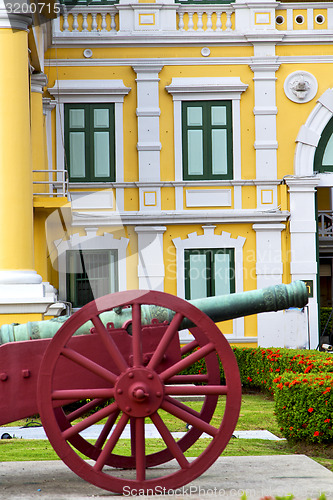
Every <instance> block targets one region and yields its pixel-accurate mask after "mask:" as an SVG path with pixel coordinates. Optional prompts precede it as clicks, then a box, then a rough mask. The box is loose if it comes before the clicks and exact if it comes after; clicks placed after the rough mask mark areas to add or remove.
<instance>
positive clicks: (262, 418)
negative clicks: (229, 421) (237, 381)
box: [0, 393, 333, 471]
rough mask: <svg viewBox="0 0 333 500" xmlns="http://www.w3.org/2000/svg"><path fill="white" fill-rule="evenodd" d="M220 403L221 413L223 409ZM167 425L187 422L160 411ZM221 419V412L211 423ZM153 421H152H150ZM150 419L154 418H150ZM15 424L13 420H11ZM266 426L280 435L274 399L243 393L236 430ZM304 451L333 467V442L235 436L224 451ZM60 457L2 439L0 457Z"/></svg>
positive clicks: (152, 447)
mask: <svg viewBox="0 0 333 500" xmlns="http://www.w3.org/2000/svg"><path fill="white" fill-rule="evenodd" d="M201 404H202V403H200V402H188V403H187V405H188V406H191V407H192V408H194V409H196V410H199V409H200V407H201ZM220 404H221V408H220V413H222V411H223V403H220ZM160 414H161V416H162V418H163V419H165V422H166V423H167V425H168V427H169V429H170V430H172V431H184V430H185V424H184V423H183V422H181V421H179V420H177V419H175V418H173V417H171V416H170V415H169V414H165V413H164V412H160ZM214 421H215V423H217V422H218V416H217V417H216V420H215V419H214V420H213V421H212V423H213V424H214ZM149 422H150V421H149ZM24 423H25V421H20V422H15V423H14V424H15V425H24ZM150 423H151V422H150ZM12 425H13V424H12ZM260 429H267V430H269V431H270V432H272V433H273V434H275V435H276V436H279V437H280V436H281V434H280V431H279V428H278V426H277V423H276V420H275V416H274V401H273V399H272V398H270V397H267V396H265V395H263V394H261V393H257V394H244V395H243V397H242V407H241V412H240V418H239V421H238V424H237V427H236V430H260ZM208 444H209V440H207V439H198V440H197V441H196V442H195V444H194V445H193V446H192V447H191V448H190V449H189V450H188V451H187V452H186V455H187V456H198V455H199V454H200V453H201V452H202V451H203V450H204V449H205V448H206V447H207V445H208ZM163 447H164V443H163V442H162V440H159V439H147V440H146V451H147V453H154V452H156V451H158V449H161V448H163ZM120 449H121V453H122V454H123V455H127V454H128V455H130V444H129V440H125V439H122V440H120V441H119V442H118V444H117V448H116V449H115V450H114V452H115V453H117V450H118V452H119V450H120ZM291 453H302V454H306V455H308V456H309V457H310V458H313V459H314V460H317V461H318V462H319V463H320V464H322V465H324V466H325V467H327V468H328V469H330V470H331V471H333V444H332V445H312V446H310V445H302V444H299V445H297V446H296V445H294V446H291V445H289V444H288V442H287V441H285V440H283V441H267V440H262V439H236V438H232V439H231V440H230V442H229V444H228V446H227V447H226V449H225V450H224V452H223V455H224V456H228V455H229V456H237V455H280V454H291ZM57 458H58V457H57V455H56V454H55V452H54V451H53V448H52V446H51V445H50V443H49V442H48V441H45V440H33V441H32V440H29V441H28V440H22V439H10V440H0V461H3V462H4V461H23V460H56V459H57Z"/></svg>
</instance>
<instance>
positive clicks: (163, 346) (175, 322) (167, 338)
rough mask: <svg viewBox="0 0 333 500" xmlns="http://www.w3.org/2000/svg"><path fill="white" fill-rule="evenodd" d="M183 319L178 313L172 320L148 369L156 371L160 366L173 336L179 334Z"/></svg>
mask: <svg viewBox="0 0 333 500" xmlns="http://www.w3.org/2000/svg"><path fill="white" fill-rule="evenodd" d="M183 319H184V316H183V315H182V314H181V313H176V314H175V316H174V317H173V318H172V321H171V323H170V325H169V326H168V328H167V329H166V331H165V333H164V335H163V337H162V338H161V340H160V342H159V344H158V346H157V348H156V350H155V352H154V354H153V356H152V358H151V360H150V361H149V363H148V365H147V367H148V368H150V369H151V370H155V369H156V367H157V366H158V365H159V363H160V362H161V360H162V358H163V356H164V354H165V351H166V350H167V348H168V346H169V344H170V342H171V340H172V338H173V336H174V335H175V333H176V332H178V328H179V325H180V323H181V322H182V321H183Z"/></svg>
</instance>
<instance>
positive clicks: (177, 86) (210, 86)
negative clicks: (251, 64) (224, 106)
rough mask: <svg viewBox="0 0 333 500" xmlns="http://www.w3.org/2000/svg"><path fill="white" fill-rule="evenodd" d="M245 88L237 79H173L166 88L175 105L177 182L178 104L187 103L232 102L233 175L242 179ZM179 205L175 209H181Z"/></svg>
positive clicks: (178, 170) (179, 172) (178, 172)
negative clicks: (242, 100)
mask: <svg viewBox="0 0 333 500" xmlns="http://www.w3.org/2000/svg"><path fill="white" fill-rule="evenodd" d="M247 88H248V85H247V84H245V83H243V82H242V81H241V79H240V78H238V77H220V78H218V77H217V78H208V77H202V78H172V80H171V83H170V85H167V86H166V87H165V89H166V91H167V92H168V93H169V94H171V95H172V98H173V102H174V144H175V146H174V147H175V180H176V181H181V180H182V179H183V159H182V150H183V147H182V112H181V103H182V101H190V100H198V101H203V100H205V101H206V100H210V101H214V100H226V99H228V100H232V127H233V134H232V140H233V148H232V151H233V169H234V173H233V175H234V179H241V140H240V133H241V132H240V129H241V126H240V98H241V94H242V93H243V92H245V90H246V89H247ZM178 205H179V204H177V209H180V208H182V207H180V206H178Z"/></svg>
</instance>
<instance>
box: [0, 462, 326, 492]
mask: <svg viewBox="0 0 333 500" xmlns="http://www.w3.org/2000/svg"><path fill="white" fill-rule="evenodd" d="M174 467H176V465H174V464H173V462H169V463H167V464H164V465H162V466H160V468H162V469H163V468H167V470H166V473H172V469H173V468H174ZM129 473H130V472H128V471H122V472H121V474H122V476H124V477H127V475H128V474H129ZM244 492H245V493H246V495H247V500H260V499H263V497H264V496H269V495H272V496H276V495H279V496H283V495H288V494H289V495H290V494H293V495H294V500H308V499H311V500H314V499H317V498H318V497H319V495H320V494H321V493H325V494H326V498H327V500H333V472H330V471H329V470H327V469H325V467H322V466H321V465H319V464H318V463H317V462H314V461H313V460H311V459H310V458H308V457H306V456H305V455H274V456H265V457H220V458H218V459H217V460H216V462H215V463H214V464H213V465H212V466H211V467H210V469H208V470H207V471H206V472H205V473H204V474H203V475H202V476H200V477H198V478H196V479H195V480H194V481H192V482H191V483H189V484H188V485H186V486H184V487H182V488H179V489H178V490H175V491H168V492H166V491H164V490H163V489H161V495H157V496H155V497H152V496H150V497H147V496H143V495H140V494H139V493H137V492H135V491H133V490H126V491H124V492H123V496H122V498H124V497H127V498H136V499H139V498H140V499H142V500H144V499H148V498H149V499H150V500H157V499H159V500H160V499H161V500H224V499H232V500H240V497H241V496H242V494H243V493H244ZM164 493H168V494H164ZM120 497H121V496H119V495H116V494H113V493H110V492H107V491H104V490H100V489H99V488H96V487H95V486H93V485H91V484H89V483H86V482H85V481H83V480H81V479H80V478H79V477H78V476H76V475H75V474H74V473H73V472H72V471H71V470H70V469H68V468H67V467H66V465H65V464H64V463H63V462H61V461H48V462H4V463H1V462H0V499H1V500H8V499H10V500H35V499H37V498H38V499H43V500H46V499H48V500H74V499H75V500H81V499H88V498H89V499H91V498H94V499H95V500H97V499H100V500H105V499H106V498H109V499H110V500H111V499H114V500H116V499H117V498H120Z"/></svg>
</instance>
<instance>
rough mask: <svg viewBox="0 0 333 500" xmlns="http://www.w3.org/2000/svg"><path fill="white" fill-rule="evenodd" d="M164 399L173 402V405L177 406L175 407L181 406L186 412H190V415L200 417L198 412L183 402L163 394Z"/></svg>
mask: <svg viewBox="0 0 333 500" xmlns="http://www.w3.org/2000/svg"><path fill="white" fill-rule="evenodd" d="M165 401H168V402H169V403H171V404H173V405H174V406H177V408H181V409H183V410H184V411H186V412H187V413H190V414H191V415H194V416H195V417H198V418H201V415H200V413H199V412H197V411H195V410H193V408H191V407H190V406H186V405H184V403H181V402H180V401H178V400H177V399H174V398H172V397H171V396H165Z"/></svg>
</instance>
